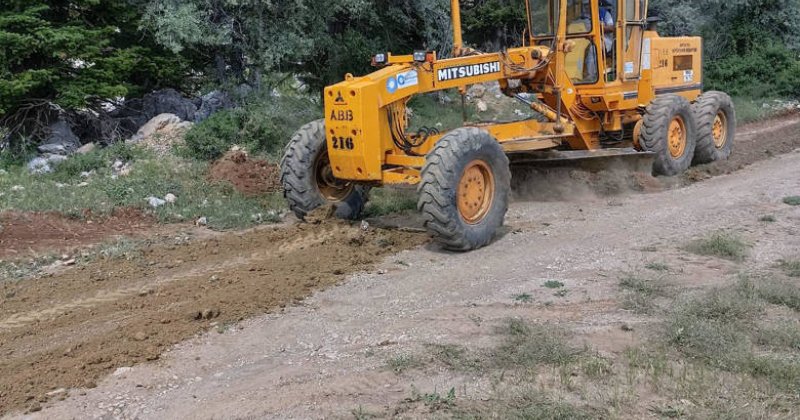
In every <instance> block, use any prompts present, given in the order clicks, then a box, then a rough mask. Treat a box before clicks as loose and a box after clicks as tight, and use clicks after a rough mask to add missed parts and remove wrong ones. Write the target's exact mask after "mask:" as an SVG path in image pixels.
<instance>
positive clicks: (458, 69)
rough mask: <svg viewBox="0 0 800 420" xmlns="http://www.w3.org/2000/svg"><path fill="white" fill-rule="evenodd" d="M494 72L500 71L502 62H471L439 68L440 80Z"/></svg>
mask: <svg viewBox="0 0 800 420" xmlns="http://www.w3.org/2000/svg"><path fill="white" fill-rule="evenodd" d="M492 73H500V62H499V61H490V62H488V63H481V64H470V65H468V66H455V67H447V68H443V69H439V71H438V72H437V76H438V79H439V81H440V82H444V81H447V80H456V79H463V78H465V77H474V76H483V75H487V74H492Z"/></svg>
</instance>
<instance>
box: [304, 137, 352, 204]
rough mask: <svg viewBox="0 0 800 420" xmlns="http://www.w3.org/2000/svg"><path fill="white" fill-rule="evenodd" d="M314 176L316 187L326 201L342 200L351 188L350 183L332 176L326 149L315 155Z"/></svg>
mask: <svg viewBox="0 0 800 420" xmlns="http://www.w3.org/2000/svg"><path fill="white" fill-rule="evenodd" d="M314 177H315V179H316V181H317V189H318V190H319V192H320V194H322V196H323V197H325V199H326V200H328V201H342V200H344V199H345V198H346V197H347V196H348V195H349V194H350V192H351V191H352V190H353V184H352V183H350V182H345V181H342V180H340V179H337V178H336V177H335V176H333V168H331V160H330V158H329V157H328V151H327V150H323V151H322V153H320V154H319V156H317V162H316V164H315V165H314Z"/></svg>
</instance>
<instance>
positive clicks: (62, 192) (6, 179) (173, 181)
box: [0, 143, 285, 229]
mask: <svg viewBox="0 0 800 420" xmlns="http://www.w3.org/2000/svg"><path fill="white" fill-rule="evenodd" d="M115 162H118V163H116V167H117V168H116V169H115ZM208 165H209V164H208V163H207V162H203V161H197V160H187V159H182V158H180V157H177V156H174V155H171V154H167V155H164V156H156V155H155V154H153V153H152V152H149V151H147V150H145V149H143V148H140V147H137V146H130V145H126V144H124V143H119V144H117V145H114V146H112V147H109V148H105V149H98V150H95V151H92V152H89V153H87V154H76V155H73V156H70V157H69V158H68V159H67V160H66V161H64V162H62V163H61V164H59V165H57V166H55V168H54V170H53V172H52V173H47V174H41V175H31V174H29V173H28V172H27V169H26V168H23V167H11V168H9V169H7V170H6V172H5V174H4V175H0V191H1V192H0V211H36V212H57V213H60V214H63V215H66V216H68V217H73V218H82V217H84V215H85V214H87V212H88V213H89V214H91V215H93V216H102V215H108V214H111V212H112V211H113V210H114V209H115V208H120V207H127V208H134V209H140V210H142V211H143V212H145V213H146V214H150V215H152V216H153V217H155V218H157V219H158V220H159V221H160V222H164V223H173V222H194V221H196V220H197V219H199V218H201V217H205V218H206V221H207V224H208V226H210V227H212V228H215V229H231V228H241V227H246V226H251V225H253V224H256V223H262V222H274V221H277V220H278V219H279V217H278V215H279V212H281V211H282V210H283V208H284V206H285V205H284V203H283V200H282V199H281V197H280V195H279V194H269V195H265V196H262V197H246V196H244V195H242V194H241V193H239V192H237V191H236V190H235V189H234V188H233V187H232V186H231V185H230V184H225V183H218V182H212V181H209V180H208V176H207V169H208ZM167 194H172V195H174V196H175V201H174V203H169V202H167V203H164V204H163V205H160V206H158V207H153V206H152V205H151V204H150V203H149V202H148V198H149V197H156V198H163V197H165V196H166V195H167Z"/></svg>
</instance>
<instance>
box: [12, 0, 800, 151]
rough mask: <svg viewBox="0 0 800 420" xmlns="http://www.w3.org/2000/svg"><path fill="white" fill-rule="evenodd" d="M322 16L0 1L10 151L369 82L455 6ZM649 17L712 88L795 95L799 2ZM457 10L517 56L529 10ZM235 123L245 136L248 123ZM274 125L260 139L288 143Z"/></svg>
mask: <svg viewBox="0 0 800 420" xmlns="http://www.w3.org/2000/svg"><path fill="white" fill-rule="evenodd" d="M320 3H321V2H319V1H318V0H317V1H309V0H277V1H261V0H180V1H179V0H124V1H115V0H4V1H3V7H2V10H0V118H2V121H3V124H2V125H3V126H4V127H6V135H4V136H3V137H6V141H4V142H3V145H4V147H6V148H8V147H10V143H9V140H8V138H9V137H10V136H9V135H8V127H9V126H11V124H12V122H14V123H18V122H19V121H21V120H24V119H25V118H24V117H30V115H32V114H31V110H32V109H36V107H37V106H46V107H48V109H53V108H54V107H56V108H59V109H61V108H63V109H97V110H100V109H103V106H104V104H106V103H108V102H109V101H113V100H114V99H116V98H122V97H125V98H131V97H137V96H141V95H143V94H145V93H147V92H151V91H153V90H157V89H162V88H174V89H176V90H178V91H180V92H182V93H184V94H185V95H189V96H197V95H202V94H203V93H205V92H208V91H211V90H216V89H220V90H231V91H232V90H237V89H236V88H237V87H239V86H243V85H246V86H248V89H247V95H249V96H253V95H256V96H258V95H261V96H262V97H263V95H264V94H263V93H261V92H266V94H267V95H268V94H269V93H270V92H273V91H274V89H275V88H276V87H279V86H280V85H281V84H285V83H287V81H301V82H302V84H303V85H304V86H305V87H306V88H307V89H308V90H309V92H310V93H311V94H313V93H314V92H318V90H319V89H320V88H321V87H322V86H324V85H326V84H328V83H331V82H334V81H336V80H338V79H340V78H341V77H342V75H343V74H344V73H347V72H352V73H354V74H362V73H365V72H368V71H369V70H370V68H369V57H370V56H371V55H372V54H374V53H375V52H378V51H387V50H388V51H398V52H405V51H411V50H413V49H420V48H426V49H429V50H437V51H439V52H440V55H442V54H443V55H447V54H448V52H449V45H450V42H451V40H450V37H451V34H450V27H449V2H448V1H447V0H331V1H328V2H324V6H323V5H321V4H320ZM650 4H651V5H650V9H651V13H650V14H651V15H657V16H659V17H660V18H661V23H660V26H659V28H660V31H661V32H662V34H664V35H684V34H693V35H701V36H703V37H704V40H705V41H704V54H705V66H706V69H705V70H706V85H707V88H710V89H721V90H725V91H727V92H730V93H731V94H732V95H734V96H738V97H745V98H751V99H762V98H793V97H798V96H800V58H798V54H800V0H735V1H724V0H652V1H651V2H650ZM462 7H463V14H464V24H465V28H464V30H465V39H466V41H467V42H468V43H470V44H471V45H472V46H474V47H476V48H479V49H483V50H496V49H499V48H503V47H506V46H513V45H514V44H516V43H517V42H518V40H519V39H520V37H521V35H522V32H523V30H524V29H525V21H524V13H525V12H524V11H525V6H524V0H462ZM237 91H238V92H240V93H241V89H239V90H237ZM262 105H263V104H262ZM265 111H268V110H265V109H264V106H261V107H260V108H259V112H262V113H263V112H265ZM228 117H230V116H228ZM235 118H238V119H239V120H240V124H246V123H247V117H246V115H238V116H236V117H235ZM276 124H278V123H276ZM274 125H275V124H273V125H272V126H267V127H258V128H257V130H256V131H259V130H261V131H268V132H269V131H270V130H271V131H272V132H278V133H279V134H281V135H282V130H280V127H274ZM16 127H19V124H17V125H16ZM0 130H2V129H0ZM0 134H3V133H2V132H0Z"/></svg>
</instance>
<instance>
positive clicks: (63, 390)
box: [45, 388, 67, 397]
mask: <svg viewBox="0 0 800 420" xmlns="http://www.w3.org/2000/svg"><path fill="white" fill-rule="evenodd" d="M66 392H67V390H66V388H58V389H54V390H52V391H50V392H48V393H47V394H45V395H47V396H48V397H55V396H56V395H59V394H66Z"/></svg>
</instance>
